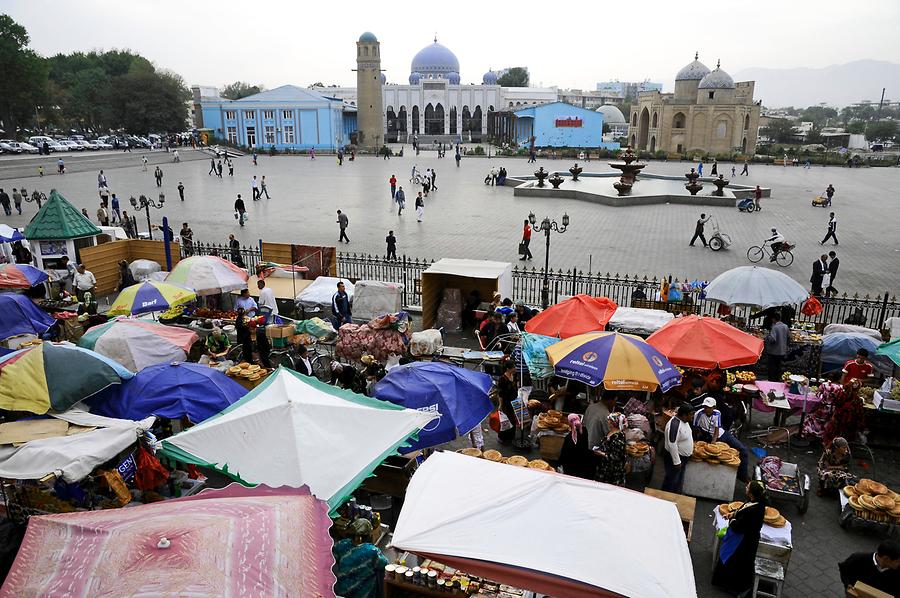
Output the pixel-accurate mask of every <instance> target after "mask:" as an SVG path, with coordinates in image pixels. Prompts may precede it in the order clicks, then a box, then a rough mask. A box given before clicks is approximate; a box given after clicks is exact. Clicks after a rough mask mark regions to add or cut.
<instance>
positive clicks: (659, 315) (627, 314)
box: [607, 307, 675, 334]
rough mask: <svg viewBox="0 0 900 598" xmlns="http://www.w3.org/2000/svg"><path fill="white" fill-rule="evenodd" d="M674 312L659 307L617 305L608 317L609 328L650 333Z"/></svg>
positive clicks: (671, 317) (673, 315)
mask: <svg viewBox="0 0 900 598" xmlns="http://www.w3.org/2000/svg"><path fill="white" fill-rule="evenodd" d="M674 317H675V314H672V313H669V312H667V311H663V310H661V309H646V308H643V307H619V308H618V309H617V310H616V312H615V313H614V314H613V315H612V317H611V318H610V319H609V323H608V324H607V326H608V327H609V329H610V330H620V331H622V332H632V333H634V334H652V333H654V332H656V331H657V330H659V329H660V328H662V327H663V326H665V325H666V322H668V321H669V320H671V319H673V318H674Z"/></svg>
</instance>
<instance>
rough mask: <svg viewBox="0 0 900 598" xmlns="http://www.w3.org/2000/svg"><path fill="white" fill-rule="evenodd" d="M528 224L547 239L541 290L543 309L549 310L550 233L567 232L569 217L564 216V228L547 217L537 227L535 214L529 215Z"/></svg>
mask: <svg viewBox="0 0 900 598" xmlns="http://www.w3.org/2000/svg"><path fill="white" fill-rule="evenodd" d="M528 222H529V224H531V228H532V229H534V231H535V232H542V231H543V233H544V237H546V239H547V248H546V251H544V287H543V288H542V289H541V309H547V308H548V307H549V306H550V231H555V232H557V233H560V234H562V233H564V232H566V229H567V228H569V215H568V214H563V217H562V226H560V225H559V224H557V222H556V220H550V218H547V217H545V218H544V219H543V220H541V223H540V225H538V226H535V223H536V222H537V219H536V218H535V217H534V212H531V213H530V214H528Z"/></svg>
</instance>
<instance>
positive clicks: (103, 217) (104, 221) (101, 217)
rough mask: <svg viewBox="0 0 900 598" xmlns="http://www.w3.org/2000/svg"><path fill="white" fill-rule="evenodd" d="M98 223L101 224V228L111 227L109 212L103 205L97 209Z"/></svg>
mask: <svg viewBox="0 0 900 598" xmlns="http://www.w3.org/2000/svg"><path fill="white" fill-rule="evenodd" d="M97 222H99V223H100V226H109V212H107V211H106V208H105V207H104V205H103V204H100V207H99V208H97Z"/></svg>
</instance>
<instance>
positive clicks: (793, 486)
mask: <svg viewBox="0 0 900 598" xmlns="http://www.w3.org/2000/svg"><path fill="white" fill-rule="evenodd" d="M779 475H780V477H781V479H782V480H785V482H787V483H786V485H785V487H784V488H780V489H779V488H773V487H772V486H770V485H769V484H768V483H767V482H766V481H765V479H763V475H762V469H761V468H760V467H759V466H758V465H757V466H756V468H755V469H754V477H755V478H756V479H757V480H760V481H761V482H762V483H763V484H765V486H766V491H767V492H768V493H769V497H770V498H771V499H772V500H788V501H791V500H792V501H796V502H797V510H798V511H799V512H800V514H801V515H803V514H804V513H806V510H807V509H808V508H809V486H810V483H809V475H807V474H805V473H803V472H802V471H801V469H800V465H798V464H797V463H787V462H785V461H782V462H781V471H780V472H779Z"/></svg>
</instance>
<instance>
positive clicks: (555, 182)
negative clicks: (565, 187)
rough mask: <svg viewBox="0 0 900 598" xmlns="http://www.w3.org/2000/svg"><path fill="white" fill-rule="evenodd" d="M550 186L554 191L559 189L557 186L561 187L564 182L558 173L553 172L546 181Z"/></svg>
mask: <svg viewBox="0 0 900 598" xmlns="http://www.w3.org/2000/svg"><path fill="white" fill-rule="evenodd" d="M547 180H548V181H549V182H550V184H551V185H553V188H554V189H559V186H560V185H562V182H563V181H564V180H565V179H564V178H562V177H561V176H559V173H558V172H554V173H553V176H552V177H550V178H549V179H547Z"/></svg>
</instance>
